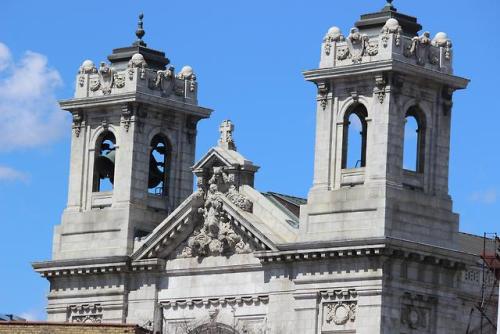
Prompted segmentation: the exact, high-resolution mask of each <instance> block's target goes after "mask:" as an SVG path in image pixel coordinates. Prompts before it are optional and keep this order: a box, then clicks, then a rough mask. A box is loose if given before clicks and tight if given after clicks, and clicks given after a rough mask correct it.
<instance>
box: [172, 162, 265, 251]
mask: <svg viewBox="0 0 500 334" xmlns="http://www.w3.org/2000/svg"><path fill="white" fill-rule="evenodd" d="M207 178H208V181H206V183H205V182H204V181H203V180H206V179H201V180H199V184H198V186H199V188H198V190H197V197H200V198H203V202H202V203H203V205H202V206H200V207H199V208H198V210H197V211H198V218H199V219H198V221H197V224H196V227H195V228H194V231H193V233H192V234H191V236H190V237H189V238H188V239H187V240H186V241H184V242H183V243H182V244H181V245H179V247H177V249H176V251H175V252H174V257H181V258H182V257H184V258H185V257H206V256H228V255H232V254H242V253H250V252H252V251H253V250H254V249H255V246H254V245H252V242H251V241H250V238H249V237H248V236H247V235H245V233H242V231H241V229H240V228H238V227H237V225H238V224H237V222H235V219H234V217H233V216H232V215H231V214H230V213H229V212H228V211H227V210H226V209H225V206H227V201H229V202H231V203H232V204H234V205H235V206H236V207H238V208H239V209H241V210H243V211H246V212H251V211H252V202H251V201H250V200H248V199H247V198H246V197H245V196H243V195H242V194H240V193H239V192H238V190H237V188H236V186H235V185H234V181H235V180H234V174H228V173H227V172H226V170H225V167H221V166H216V167H212V171H211V175H209V176H208V177H207Z"/></svg>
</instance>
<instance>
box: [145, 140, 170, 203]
mask: <svg viewBox="0 0 500 334" xmlns="http://www.w3.org/2000/svg"><path fill="white" fill-rule="evenodd" d="M150 149H151V153H150V155H149V178H148V192H149V193H150V194H154V195H158V196H167V195H168V193H167V192H168V181H169V171H170V160H171V153H172V152H171V151H172V150H171V147H170V144H169V142H168V140H167V138H166V137H165V136H163V135H160V134H158V135H156V136H154V137H153V139H152V140H151V147H150Z"/></svg>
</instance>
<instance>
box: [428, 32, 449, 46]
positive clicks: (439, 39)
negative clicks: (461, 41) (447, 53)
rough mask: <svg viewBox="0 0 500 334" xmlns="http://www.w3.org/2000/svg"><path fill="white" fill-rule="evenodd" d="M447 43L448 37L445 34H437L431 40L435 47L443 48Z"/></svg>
mask: <svg viewBox="0 0 500 334" xmlns="http://www.w3.org/2000/svg"><path fill="white" fill-rule="evenodd" d="M448 41H449V38H448V35H447V34H446V33H445V32H438V33H437V34H436V36H434V39H433V40H432V42H433V44H435V45H437V46H445V45H446V43H447V42H448Z"/></svg>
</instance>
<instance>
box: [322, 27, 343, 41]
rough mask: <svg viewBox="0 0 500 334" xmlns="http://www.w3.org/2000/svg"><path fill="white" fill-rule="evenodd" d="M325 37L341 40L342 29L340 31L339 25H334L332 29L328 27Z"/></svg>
mask: <svg viewBox="0 0 500 334" xmlns="http://www.w3.org/2000/svg"><path fill="white" fill-rule="evenodd" d="M325 39H329V40H331V41H339V40H341V39H342V31H340V28H339V27H335V26H333V27H331V28H330V29H328V32H327V33H326V36H325Z"/></svg>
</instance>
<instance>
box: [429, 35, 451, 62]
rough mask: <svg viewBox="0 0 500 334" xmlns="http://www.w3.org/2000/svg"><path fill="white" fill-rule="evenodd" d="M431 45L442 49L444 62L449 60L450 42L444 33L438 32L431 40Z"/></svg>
mask: <svg viewBox="0 0 500 334" xmlns="http://www.w3.org/2000/svg"><path fill="white" fill-rule="evenodd" d="M432 45H434V46H437V47H440V48H444V58H445V59H446V60H450V59H451V47H452V43H451V40H450V39H449V38H448V35H447V34H446V33H444V32H438V33H437V34H436V36H434V38H433V39H432Z"/></svg>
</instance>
